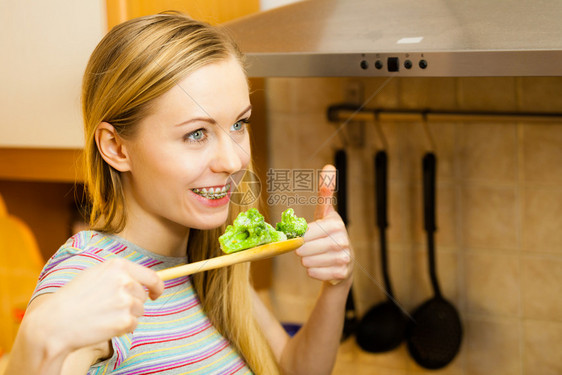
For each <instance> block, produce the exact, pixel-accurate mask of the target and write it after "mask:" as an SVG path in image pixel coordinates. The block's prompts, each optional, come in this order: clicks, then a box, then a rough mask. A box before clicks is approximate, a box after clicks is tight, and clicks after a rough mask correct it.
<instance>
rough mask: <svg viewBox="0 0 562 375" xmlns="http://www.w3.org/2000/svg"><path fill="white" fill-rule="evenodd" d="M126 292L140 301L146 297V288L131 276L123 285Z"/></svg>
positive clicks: (143, 300)
mask: <svg viewBox="0 0 562 375" xmlns="http://www.w3.org/2000/svg"><path fill="white" fill-rule="evenodd" d="M125 289H126V290H127V292H128V293H129V294H130V295H131V296H133V297H134V298H136V299H138V300H140V301H142V302H143V303H144V302H145V301H146V299H147V298H148V295H147V290H146V289H145V288H144V287H143V286H142V285H141V284H140V283H139V282H137V281H136V280H134V279H133V278H132V277H131V281H130V282H129V283H127V285H126V286H125Z"/></svg>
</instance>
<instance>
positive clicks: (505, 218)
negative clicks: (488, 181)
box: [460, 186, 518, 249]
mask: <svg viewBox="0 0 562 375" xmlns="http://www.w3.org/2000/svg"><path fill="white" fill-rule="evenodd" d="M516 207H517V194H516V190H515V188H509V187H507V188H504V187H488V186H471V187H462V188H461V222H460V225H461V227H462V242H463V244H464V245H465V246H467V247H488V248H489V247H494V248H498V249H513V248H516V247H517V246H518V238H517V208H516Z"/></svg>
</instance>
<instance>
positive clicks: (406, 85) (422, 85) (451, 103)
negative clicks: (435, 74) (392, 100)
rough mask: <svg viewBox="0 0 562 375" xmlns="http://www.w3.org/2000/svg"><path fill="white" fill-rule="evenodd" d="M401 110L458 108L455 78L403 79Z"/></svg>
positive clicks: (400, 85) (400, 84) (400, 83)
mask: <svg viewBox="0 0 562 375" xmlns="http://www.w3.org/2000/svg"><path fill="white" fill-rule="evenodd" d="M399 87H400V106H401V108H414V109H421V110H424V109H435V110H452V109H455V108H456V107H457V95H456V92H457V80H456V79H455V78H414V77H412V78H401V79H399Z"/></svg>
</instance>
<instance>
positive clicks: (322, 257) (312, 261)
mask: <svg viewBox="0 0 562 375" xmlns="http://www.w3.org/2000/svg"><path fill="white" fill-rule="evenodd" d="M350 262H351V256H350V254H349V252H347V251H340V252H337V253H334V252H332V253H323V254H318V255H312V256H307V257H303V258H301V263H302V265H303V266H304V267H306V268H320V267H340V266H342V267H347V265H348V264H349V263H350Z"/></svg>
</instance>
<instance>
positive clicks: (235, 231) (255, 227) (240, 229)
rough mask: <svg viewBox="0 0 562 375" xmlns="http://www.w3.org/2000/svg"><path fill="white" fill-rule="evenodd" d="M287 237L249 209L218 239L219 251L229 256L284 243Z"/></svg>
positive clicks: (257, 213)
mask: <svg viewBox="0 0 562 375" xmlns="http://www.w3.org/2000/svg"><path fill="white" fill-rule="evenodd" d="M286 239H287V236H285V234H284V233H283V232H278V231H276V230H275V228H273V227H272V226H271V225H270V224H268V223H266V222H265V220H264V217H263V216H262V215H261V214H260V213H259V212H258V210H256V209H255V208H251V209H249V210H248V211H246V212H241V213H240V214H238V216H237V217H236V219H234V223H233V225H228V226H227V227H226V230H225V232H224V234H223V235H222V236H220V237H219V243H220V246H221V249H222V250H223V251H224V252H225V253H227V254H229V253H234V252H237V251H240V250H245V249H249V248H251V247H255V246H259V245H263V244H266V243H270V242H277V241H284V240H286Z"/></svg>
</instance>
